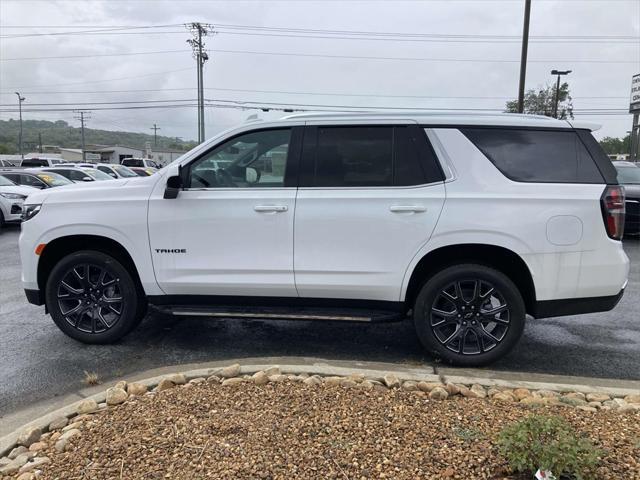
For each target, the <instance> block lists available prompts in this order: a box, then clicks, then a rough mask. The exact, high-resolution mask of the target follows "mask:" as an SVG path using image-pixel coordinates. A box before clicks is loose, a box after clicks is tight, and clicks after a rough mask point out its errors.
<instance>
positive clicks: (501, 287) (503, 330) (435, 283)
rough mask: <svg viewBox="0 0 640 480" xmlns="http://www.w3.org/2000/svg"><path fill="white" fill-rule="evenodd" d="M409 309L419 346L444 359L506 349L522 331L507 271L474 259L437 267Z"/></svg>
mask: <svg viewBox="0 0 640 480" xmlns="http://www.w3.org/2000/svg"><path fill="white" fill-rule="evenodd" d="M478 287H479V288H478ZM490 289H492V290H490ZM413 312H414V313H413V317H414V324H415V328H416V332H417V334H418V337H419V339H420V341H421V342H422V344H423V346H424V347H425V348H426V349H427V350H428V351H429V352H431V353H433V354H434V355H435V356H436V357H438V358H441V359H442V360H444V361H446V362H448V363H451V364H453V365H459V366H467V367H476V366H481V365H487V364H489V363H492V362H495V361H496V360H498V359H499V358H501V357H503V356H504V355H506V354H507V353H509V351H510V350H511V349H512V348H513V347H514V346H515V344H516V343H518V340H519V339H520V337H521V336H522V332H523V330H524V322H525V316H526V311H525V306H524V301H523V299H522V295H521V294H520V291H519V290H518V288H517V287H516V286H515V284H514V283H513V282H512V281H511V280H510V279H509V277H507V276H506V275H504V274H503V273H502V272H499V271H498V270H495V269H493V268H490V267H487V266H484V265H476V264H460V265H454V266H450V267H447V268H445V269H443V270H441V271H440V272H438V273H436V274H435V275H434V276H433V277H431V278H430V279H429V280H428V281H427V282H426V283H425V284H424V285H423V286H422V288H421V289H420V291H419V293H418V296H417V298H416V301H415V305H414V309H413Z"/></svg>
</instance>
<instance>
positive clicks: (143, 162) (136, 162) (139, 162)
mask: <svg viewBox="0 0 640 480" xmlns="http://www.w3.org/2000/svg"><path fill="white" fill-rule="evenodd" d="M120 163H121V164H122V165H124V166H125V167H147V168H155V169H156V170H160V169H161V168H162V165H160V164H159V163H158V162H154V161H153V160H150V159H148V158H123V159H122V162H120Z"/></svg>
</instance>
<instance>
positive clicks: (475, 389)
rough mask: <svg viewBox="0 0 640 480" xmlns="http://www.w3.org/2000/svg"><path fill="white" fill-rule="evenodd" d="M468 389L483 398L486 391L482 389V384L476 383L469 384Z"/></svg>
mask: <svg viewBox="0 0 640 480" xmlns="http://www.w3.org/2000/svg"><path fill="white" fill-rule="evenodd" d="M470 390H471V391H472V392H474V393H475V394H476V395H477V396H478V398H485V397H486V396H487V391H486V390H485V389H484V387H483V386H482V385H478V384H477V383H474V384H473V385H471V388H470Z"/></svg>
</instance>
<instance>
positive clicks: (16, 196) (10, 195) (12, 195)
mask: <svg viewBox="0 0 640 480" xmlns="http://www.w3.org/2000/svg"><path fill="white" fill-rule="evenodd" d="M0 197H4V198H10V199H11V200H24V199H25V198H27V196H26V195H20V194H19V193H0Z"/></svg>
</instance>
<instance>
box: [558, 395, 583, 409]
mask: <svg viewBox="0 0 640 480" xmlns="http://www.w3.org/2000/svg"><path fill="white" fill-rule="evenodd" d="M560 401H561V402H562V403H565V404H567V405H571V406H572V407H579V406H587V401H586V400H584V399H582V398H578V397H570V396H568V395H564V396H562V397H560Z"/></svg>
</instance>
